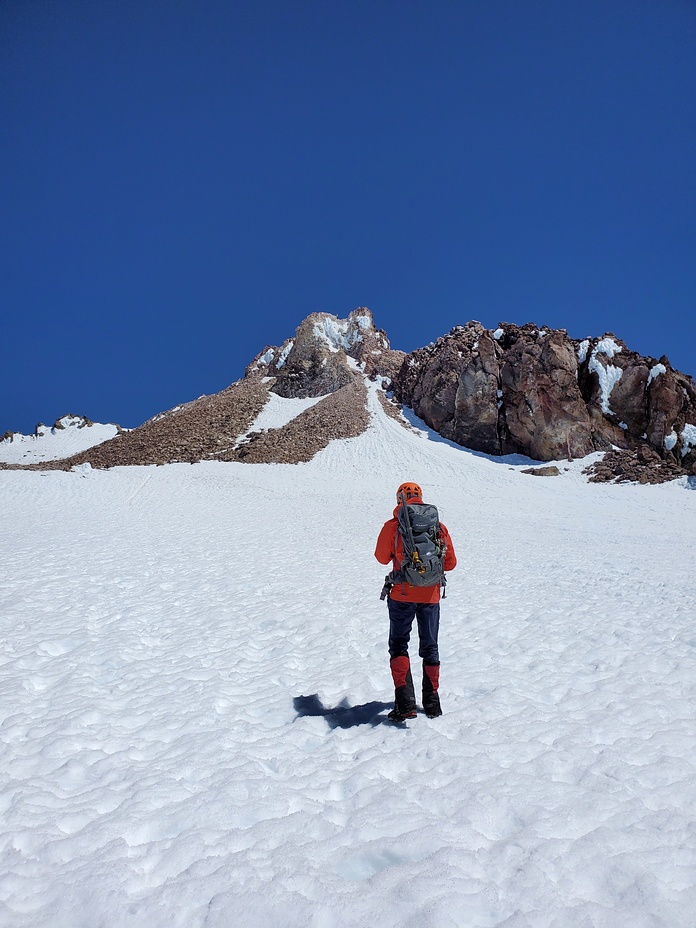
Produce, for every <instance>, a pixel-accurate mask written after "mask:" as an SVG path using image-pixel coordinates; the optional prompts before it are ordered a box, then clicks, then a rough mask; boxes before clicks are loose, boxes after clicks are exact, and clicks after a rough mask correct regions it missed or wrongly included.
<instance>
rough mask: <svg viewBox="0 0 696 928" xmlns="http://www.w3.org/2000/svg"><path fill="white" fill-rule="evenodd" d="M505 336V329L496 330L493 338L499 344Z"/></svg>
mask: <svg viewBox="0 0 696 928" xmlns="http://www.w3.org/2000/svg"><path fill="white" fill-rule="evenodd" d="M503 335H505V332H504V330H503V329H496V330H495V332H494V333H493V338H494V339H495V340H496V341H497V342H499V341H500V339H501V338H502V337H503Z"/></svg>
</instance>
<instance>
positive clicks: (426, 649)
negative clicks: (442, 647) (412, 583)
mask: <svg viewBox="0 0 696 928" xmlns="http://www.w3.org/2000/svg"><path fill="white" fill-rule="evenodd" d="M387 605H388V606H389V657H402V656H407V655H408V640H409V638H410V637H411V626H412V625H413V620H414V618H415V619H417V620H418V639H419V648H418V654H419V655H420V657H422V658H423V660H424V661H425V662H426V664H439V663H440V655H439V652H438V650H437V633H438V631H439V629H440V603H404V602H399V600H396V599H388V600H387Z"/></svg>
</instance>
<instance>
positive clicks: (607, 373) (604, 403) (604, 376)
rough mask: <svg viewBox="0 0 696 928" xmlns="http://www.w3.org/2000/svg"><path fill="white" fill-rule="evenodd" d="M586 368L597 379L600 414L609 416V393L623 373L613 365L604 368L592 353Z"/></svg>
mask: <svg viewBox="0 0 696 928" xmlns="http://www.w3.org/2000/svg"><path fill="white" fill-rule="evenodd" d="M588 368H589V370H591V371H592V372H593V373H594V374H596V375H597V379H598V380H599V390H600V404H601V407H602V412H603V413H605V415H610V414H611V407H610V406H609V397H610V396H611V391H612V390H613V389H614V387H615V386H616V384H617V383H618V382H619V380H621V375H622V374H623V371H622V370H621V368H620V367H615V366H614V365H613V364H607V365H606V367H605V366H604V365H603V364H602V363H601V362H600V361H598V360H597V356H596V354H595V352H592V357H591V358H590V363H589V365H588Z"/></svg>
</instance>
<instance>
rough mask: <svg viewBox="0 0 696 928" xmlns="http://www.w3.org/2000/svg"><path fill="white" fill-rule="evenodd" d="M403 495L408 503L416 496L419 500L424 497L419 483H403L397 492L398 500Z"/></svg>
mask: <svg viewBox="0 0 696 928" xmlns="http://www.w3.org/2000/svg"><path fill="white" fill-rule="evenodd" d="M402 493H403V494H404V496H405V497H406V501H407V502H408V500H410V499H411V498H412V497H414V496H417V497H418V499H422V497H423V491H422V490H421V488H420V487H419V486H418V484H417V483H411V482H409V483H402V484H401V486H400V487H399V489H398V490H397V491H396V496H397V499H399V498H400V497H401V494H402Z"/></svg>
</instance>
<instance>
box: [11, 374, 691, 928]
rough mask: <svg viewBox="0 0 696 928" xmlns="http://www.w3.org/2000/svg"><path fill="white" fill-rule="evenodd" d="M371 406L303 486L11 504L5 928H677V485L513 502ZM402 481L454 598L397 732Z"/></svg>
mask: <svg viewBox="0 0 696 928" xmlns="http://www.w3.org/2000/svg"><path fill="white" fill-rule="evenodd" d="M366 386H367V390H368V405H369V414H370V424H369V427H368V428H367V430H366V431H364V432H363V433H362V434H360V435H359V436H357V437H354V438H351V439H347V440H337V441H332V442H331V443H330V444H329V445H328V446H327V447H325V448H324V449H323V450H322V451H319V453H317V454H316V455H315V457H314V458H313V459H312V460H311V461H309V462H307V463H301V464H294V465H290V464H258V465H256V466H254V467H249V466H247V465H245V464H243V463H240V462H222V461H210V462H202V463H198V464H195V465H193V466H190V465H188V464H172V465H168V466H165V467H155V466H149V467H116V468H113V469H111V470H93V469H91V468H90V466H89V465H82V466H79V467H78V468H77V469H75V470H73V471H72V472H66V471H53V472H26V471H1V472H0V496H1V499H2V512H3V520H2V525H3V531H2V533H0V590H1V591H2V592H1V602H2V609H1V610H0V621H1V623H2V625H1V630H2V638H3V642H4V645H3V663H2V666H0V694H1V698H0V707H1V709H2V715H1V716H0V718H1V724H0V737H1V739H2V765H1V767H0V776H1V777H2V786H1V788H0V807H1V808H2V816H0V924H2V925H4V926H12V928H39V926H40V928H46V926H55V928H68V926H69V928H74V926H77V925H85V926H90V928H92V926H97V925H104V926H109V928H121V926H123V928H126V926H128V928H134V926H135V928H140V926H146V928H175V926H182V928H183V926H185V928H203V926H205V928H230V926H234V925H247V926H250V928H251V926H253V928H265V926H268V928H279V926H282V928H289V926H292V928H295V926H303V928H304V926H317V928H318V926H323V928H327V926H332V928H365V926H372V925H380V926H384V928H397V926H398V928H404V926H408V928H444V926H466V928H472V926H478V928H493V926H496V928H503V926H505V928H590V926H591V928H620V926H623V928H647V926H651V928H691V926H692V925H693V912H694V909H695V908H696V833H695V832H694V821H696V754H695V753H694V739H693V734H694V730H693V695H694V694H693V686H694V680H695V679H696V633H695V632H694V626H693V616H694V607H695V605H696V579H695V578H694V571H693V551H694V545H695V543H696V493H695V492H693V491H692V489H690V488H689V487H690V485H689V478H686V477H684V478H681V479H680V480H677V481H673V482H671V483H668V484H664V485H662V486H637V485H631V486H621V487H619V486H614V485H592V484H588V483H586V482H585V480H584V478H582V477H581V475H580V469H581V468H582V467H583V466H584V465H585V464H586V461H582V462H575V463H573V464H569V463H566V462H561V463H559V464H558V467H559V470H560V476H558V477H554V478H540V477H532V476H528V475H526V474H524V473H522V470H524V469H525V468H526V467H527V466H528V465H529V461H527V460H525V459H522V458H519V457H507V458H505V457H503V458H489V457H486V456H484V455H481V454H475V453H472V452H467V451H465V450H462V449H461V448H459V447H455V446H453V445H451V444H450V443H448V442H446V441H444V440H443V439H441V438H440V437H439V436H437V435H436V434H434V433H432V432H428V431H427V430H426V429H424V427H422V424H419V423H418V422H417V421H416V420H414V424H415V425H416V427H417V428H419V427H420V430H419V431H418V430H416V429H410V430H409V429H406V428H404V427H403V426H402V425H400V424H399V422H398V421H396V420H395V419H393V418H391V417H390V416H389V415H387V413H386V411H385V408H384V406H383V404H382V402H381V401H380V399H379V397H378V394H377V386H376V384H375V383H368V384H367V385H366ZM288 401H289V402H294V401H292V400H286V402H288ZM320 405H321V403H318V404H317V405H316V406H314V407H313V409H315V410H316V409H319V407H320ZM281 406H282V403H281V405H279V406H278V409H276V410H275V411H273V410H270V409H269V413H268V414H269V416H270V415H271V413H273V415H274V416H276V418H275V419H269V420H268V421H269V422H271V421H272V422H278V421H281V419H283V418H286V417H287V415H288V413H289V412H292V410H290V409H289V408H287V407H286V408H285V410H284V411H283V409H282V408H281ZM310 411H311V410H310ZM303 414H304V413H302V414H301V415H303ZM295 421H299V417H298V419H297V420H295ZM404 479H410V480H417V481H418V482H420V483H421V485H422V486H423V487H424V489H425V495H426V499H427V500H429V501H431V502H434V503H436V504H437V505H438V507H439V508H440V511H441V515H442V518H443V520H444V521H445V522H446V524H447V526H448V528H449V530H450V532H451V535H452V538H453V541H454V544H455V546H456V550H457V554H458V557H459V566H458V568H457V569H456V570H455V571H454V572H453V574H452V575H451V578H450V582H449V585H448V595H447V598H446V600H445V601H444V602H443V607H442V626H441V636H440V638H441V658H442V677H441V680H442V684H441V696H442V702H443V709H444V715H443V716H442V718H440V719H437V720H428V719H427V718H426V717H425V716H424V715H422V714H421V715H419V717H418V718H417V719H416V720H415V721H414V722H412V723H409V724H408V725H407V726H401V727H399V726H395V725H392V724H391V723H388V722H387V721H386V713H387V710H388V708H389V707H390V705H391V700H392V694H393V690H392V687H391V678H390V674H389V666H388V656H387V649H386V632H387V616H386V608H385V606H384V604H383V603H381V602H380V601H379V598H378V597H379V591H380V588H381V585H382V579H383V576H384V568H383V567H381V566H380V565H379V564H377V562H376V561H375V560H374V558H373V556H372V552H373V549H374V544H375V540H376V537H377V534H378V532H379V529H380V528H381V525H382V523H383V521H384V520H385V519H386V518H388V517H389V516H390V515H391V510H392V507H393V504H394V492H395V489H396V487H397V486H398V484H399V483H400V482H401V481H402V480H404ZM690 479H691V480H692V483H693V478H690ZM416 650H417V648H415V647H412V656H413V657H414V658H415V660H414V665H415V668H414V669H415V676H416V678H417V680H418V683H419V678H420V667H419V666H418V663H417V658H416Z"/></svg>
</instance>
